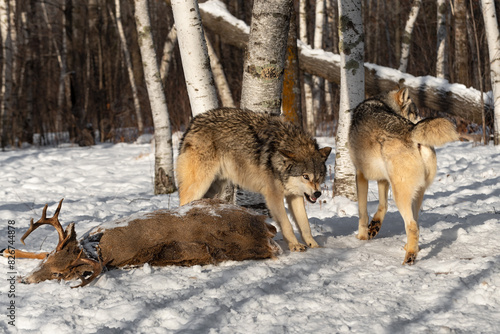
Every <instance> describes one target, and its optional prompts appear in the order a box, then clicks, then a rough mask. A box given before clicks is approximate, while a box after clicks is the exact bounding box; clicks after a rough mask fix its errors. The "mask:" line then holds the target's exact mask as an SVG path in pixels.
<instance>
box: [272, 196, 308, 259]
mask: <svg viewBox="0 0 500 334" xmlns="http://www.w3.org/2000/svg"><path fill="white" fill-rule="evenodd" d="M264 197H265V199H266V203H267V206H268V208H269V210H270V211H271V215H272V216H273V218H274V219H275V220H276V221H277V222H278V224H279V225H280V228H281V233H283V237H284V238H285V241H286V242H287V244H288V248H289V249H290V251H292V252H304V251H305V250H306V249H307V247H306V245H304V244H301V243H300V242H299V241H298V240H297V237H296V236H295V233H293V228H292V224H291V223H290V220H289V219H288V216H287V214H286V210H285V203H284V198H283V197H281V196H276V195H275V194H272V193H271V194H264Z"/></svg>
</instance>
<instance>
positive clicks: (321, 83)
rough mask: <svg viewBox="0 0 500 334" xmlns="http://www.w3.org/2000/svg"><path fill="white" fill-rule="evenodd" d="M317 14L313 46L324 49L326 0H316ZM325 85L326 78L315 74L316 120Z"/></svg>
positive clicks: (314, 101) (321, 107)
mask: <svg viewBox="0 0 500 334" xmlns="http://www.w3.org/2000/svg"><path fill="white" fill-rule="evenodd" d="M315 15H316V16H315V20H314V21H315V22H314V43H313V47H314V49H323V32H324V30H325V0H316V8H315ZM324 87H325V80H324V79H323V78H322V77H319V76H313V110H314V114H315V118H316V120H318V118H319V117H318V115H320V114H321V113H322V111H323V105H324V104H323V97H324ZM316 128H317V127H316ZM315 130H316V129H315ZM315 132H316V131H315ZM313 134H314V133H313Z"/></svg>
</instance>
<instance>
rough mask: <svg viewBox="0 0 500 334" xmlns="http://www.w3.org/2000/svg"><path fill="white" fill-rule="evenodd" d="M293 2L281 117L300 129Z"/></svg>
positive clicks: (295, 19) (297, 60)
mask: <svg viewBox="0 0 500 334" xmlns="http://www.w3.org/2000/svg"><path fill="white" fill-rule="evenodd" d="M297 2H298V0H295V1H294V8H293V10H292V16H291V17H290V29H289V32H288V42H287V52H286V62H285V74H284V78H283V105H282V109H283V117H284V118H285V119H286V120H288V121H289V122H292V123H294V124H296V125H298V126H299V127H302V108H301V107H302V105H301V96H300V69H299V57H298V55H299V52H298V49H297V28H298V27H297V16H296V8H297V7H298V6H296V4H297Z"/></svg>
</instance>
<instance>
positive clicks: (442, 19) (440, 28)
mask: <svg viewBox="0 0 500 334" xmlns="http://www.w3.org/2000/svg"><path fill="white" fill-rule="evenodd" d="M447 2H448V0H437V57H436V77H438V78H443V79H445V78H446V77H447V75H448V73H447V71H448V42H447V38H446V37H447V33H446V15H447V14H448V3H447Z"/></svg>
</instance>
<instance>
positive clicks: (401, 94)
mask: <svg viewBox="0 0 500 334" xmlns="http://www.w3.org/2000/svg"><path fill="white" fill-rule="evenodd" d="M396 102H397V103H398V104H399V106H400V107H403V106H405V105H406V104H407V103H408V102H411V97H410V90H409V89H408V88H406V87H404V88H401V89H399V90H398V91H397V92H396Z"/></svg>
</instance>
